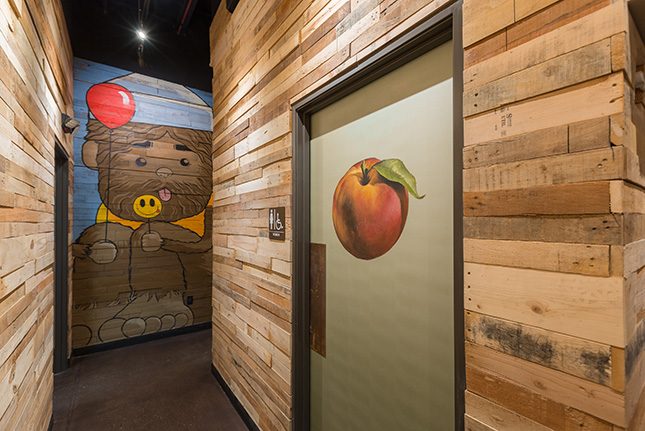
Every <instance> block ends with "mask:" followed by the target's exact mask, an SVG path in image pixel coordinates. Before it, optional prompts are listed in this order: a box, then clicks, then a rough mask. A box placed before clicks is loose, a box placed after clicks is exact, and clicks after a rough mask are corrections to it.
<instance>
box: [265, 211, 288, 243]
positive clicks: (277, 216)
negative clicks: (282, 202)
mask: <svg viewBox="0 0 645 431" xmlns="http://www.w3.org/2000/svg"><path fill="white" fill-rule="evenodd" d="M285 223H286V219H285V216H284V207H279V208H270V209H269V238H270V239H275V240H279V241H284V229H285Z"/></svg>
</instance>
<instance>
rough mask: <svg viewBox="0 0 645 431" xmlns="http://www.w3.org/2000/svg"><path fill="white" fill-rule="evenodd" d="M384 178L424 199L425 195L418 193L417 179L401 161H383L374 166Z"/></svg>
mask: <svg viewBox="0 0 645 431" xmlns="http://www.w3.org/2000/svg"><path fill="white" fill-rule="evenodd" d="M373 168H374V169H376V172H378V173H379V174H380V175H381V176H382V177H383V178H385V179H386V180H389V181H393V182H395V183H399V184H401V185H402V186H403V187H405V188H406V190H407V191H408V192H409V193H410V194H411V195H412V196H414V197H415V198H417V199H423V198H424V197H425V195H419V193H418V192H417V179H416V178H415V177H414V175H412V174H411V173H410V171H409V170H408V168H406V167H405V164H403V162H402V161H401V160H399V159H385V160H381V161H380V162H378V163H377V164H375V165H374V166H373Z"/></svg>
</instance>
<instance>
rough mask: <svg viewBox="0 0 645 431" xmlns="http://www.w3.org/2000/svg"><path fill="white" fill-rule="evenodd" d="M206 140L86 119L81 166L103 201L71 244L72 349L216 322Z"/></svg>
mask: <svg viewBox="0 0 645 431" xmlns="http://www.w3.org/2000/svg"><path fill="white" fill-rule="evenodd" d="M210 142H211V133H210V132H209V131H205V130H194V129H190V128H183V127H174V126H168V125H159V124H145V123H139V122H128V123H127V124H124V125H122V126H120V127H113V128H109V127H107V126H106V125H105V124H103V123H102V122H101V121H99V120H97V119H89V120H88V124H87V134H86V136H85V142H84V144H83V147H82V160H83V163H84V164H85V166H86V167H88V168H90V169H94V170H96V171H98V193H99V196H100V199H101V202H102V205H101V206H100V208H99V210H98V212H97V215H96V220H95V223H94V224H92V225H91V226H89V227H88V228H86V229H85V230H84V231H83V232H82V234H81V235H80V236H79V238H78V239H77V241H76V243H75V244H74V246H73V255H74V257H75V259H74V303H75V305H76V306H75V307H74V312H73V328H72V333H73V340H74V343H73V344H74V347H79V346H83V345H88V344H96V343H99V342H106V341H112V340H117V339H122V338H125V337H134V336H138V335H143V334H148V333H153V332H157V331H163V330H168V329H175V328H180V327H183V326H187V325H191V324H192V323H193V321H194V319H195V314H196V313H197V314H199V315H200V317H204V316H210V307H211V304H210V296H209V295H206V294H205V292H206V291H207V290H208V289H209V287H210V283H211V265H212V261H211V253H210V252H209V251H210V250H211V248H212V246H211V237H212V206H211V205H212V203H211V202H210V199H211V194H212V179H211V172H212V161H211V144H210ZM193 297H194V298H193ZM189 298H192V299H193V300H195V304H191V303H190V301H189ZM197 303H199V305H198V304H197ZM195 307H197V308H198V309H195ZM206 318H208V317H206Z"/></svg>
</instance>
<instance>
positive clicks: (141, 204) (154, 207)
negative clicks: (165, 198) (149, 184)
mask: <svg viewBox="0 0 645 431" xmlns="http://www.w3.org/2000/svg"><path fill="white" fill-rule="evenodd" d="M132 207H133V208H134V212H135V213H136V214H137V215H138V216H140V217H143V218H155V217H157V216H158V215H159V214H161V207H162V205H161V200H159V198H157V197H155V196H152V195H141V196H139V197H137V198H136V199H135V200H134V203H133V204H132Z"/></svg>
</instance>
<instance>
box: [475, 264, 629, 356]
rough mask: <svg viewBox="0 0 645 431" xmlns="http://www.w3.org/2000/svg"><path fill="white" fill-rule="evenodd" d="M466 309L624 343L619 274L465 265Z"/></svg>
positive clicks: (621, 293)
mask: <svg viewBox="0 0 645 431" xmlns="http://www.w3.org/2000/svg"><path fill="white" fill-rule="evenodd" d="M464 274H465V291H464V295H465V304H466V305H465V307H466V309H467V310H470V311H476V312H478V313H484V314H488V315H491V316H496V317H500V318H504V319H507V320H512V321H515V322H521V323H525V324H527V325H532V326H537V327H540V328H543V329H547V330H551V331H558V332H562V333H564V334H568V335H572V336H574V337H579V338H586V339H588V340H594V341H597V342H599V343H603V344H610V345H613V346H618V347H624V346H625V334H624V322H623V320H622V315H623V314H622V313H623V296H624V295H623V283H622V277H609V278H604V277H590V276H584V275H577V274H562V273H553V272H544V271H537V270H532V269H517V268H506V267H500V266H490V265H481V264H476V263H466V264H465V265H464Z"/></svg>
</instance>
